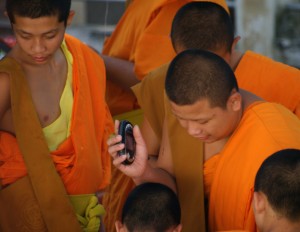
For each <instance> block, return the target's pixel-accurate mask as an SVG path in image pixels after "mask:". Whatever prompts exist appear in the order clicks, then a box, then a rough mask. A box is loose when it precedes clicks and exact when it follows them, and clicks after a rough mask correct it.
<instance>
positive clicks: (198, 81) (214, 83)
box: [165, 49, 238, 108]
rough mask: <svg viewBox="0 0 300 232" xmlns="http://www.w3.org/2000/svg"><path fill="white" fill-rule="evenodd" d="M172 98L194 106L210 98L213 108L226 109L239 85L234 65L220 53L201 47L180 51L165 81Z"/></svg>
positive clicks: (178, 103)
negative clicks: (226, 60)
mask: <svg viewBox="0 0 300 232" xmlns="http://www.w3.org/2000/svg"><path fill="white" fill-rule="evenodd" d="M165 89H166V93H167V96H168V98H169V100H170V101H172V102H174V103H175V104H177V105H192V104H194V103H196V102H197V101H199V100H202V99H207V100H208V102H209V103H210V106H211V107H221V108H226V104H227V100H228V98H229V96H230V95H231V93H232V91H233V90H234V89H235V90H236V91H238V84H237V81H236V78H235V76H234V73H233V71H232V69H231V68H230V66H229V65H228V64H227V63H226V62H225V61H224V60H223V59H222V58H221V57H219V56H218V55H216V54H214V53H212V52H209V51H205V50H198V49H190V50H186V51H183V52H181V53H179V54H178V55H177V56H176V57H175V58H174V59H173V61H172V62H171V64H170V66H169V69H168V72H167V76H166V81H165Z"/></svg>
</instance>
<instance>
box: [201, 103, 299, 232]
mask: <svg viewBox="0 0 300 232" xmlns="http://www.w3.org/2000/svg"><path fill="white" fill-rule="evenodd" d="M285 148H297V149H299V148H300V120H299V119H298V118H297V117H296V116H295V115H294V114H292V113H291V112H290V111H289V110H287V109H286V108H285V107H283V106H281V105H279V104H275V103H267V102H257V103H254V104H252V105H251V106H249V107H248V108H247V109H246V111H245V112H244V115H243V117H242V120H241V122H240V123H239V125H238V128H237V129H236V130H235V132H234V133H233V134H232V136H231V137H230V139H229V140H228V142H227V143H226V145H225V147H224V148H223V150H222V151H221V152H220V153H219V160H218V163H217V165H216V168H215V171H214V174H213V178H212V183H211V189H210V191H209V192H210V195H209V229H210V231H219V230H221V231H222V230H245V229H246V230H249V231H255V220H254V217H253V212H252V208H251V202H252V195H253V186H254V178H255V175H256V172H257V170H258V168H259V167H260V165H261V163H262V162H263V161H264V160H265V159H266V158H267V157H268V156H270V155H271V154H273V153H274V152H276V151H279V150H281V149H285ZM213 165H215V161H213ZM205 166H210V160H208V161H206V163H205Z"/></svg>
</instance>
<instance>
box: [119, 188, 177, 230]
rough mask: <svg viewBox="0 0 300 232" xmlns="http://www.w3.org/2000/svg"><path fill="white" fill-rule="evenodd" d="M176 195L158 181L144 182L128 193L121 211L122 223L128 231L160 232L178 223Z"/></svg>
mask: <svg viewBox="0 0 300 232" xmlns="http://www.w3.org/2000/svg"><path fill="white" fill-rule="evenodd" d="M180 219H181V212H180V205H179V200H178V198H177V195H176V194H175V193H174V192H173V190H171V189H170V188H169V187H167V186H165V185H162V184H159V183H150V182H149V183H144V184H141V185H138V186H137V187H135V188H134V189H133V190H132V192H130V193H129V195H128V198H127V200H126V202H125V204H124V207H123V212H122V223H123V224H124V225H126V227H127V229H128V230H129V231H130V232H134V231H153V232H162V231H167V230H168V229H170V228H173V227H175V226H178V225H179V224H180Z"/></svg>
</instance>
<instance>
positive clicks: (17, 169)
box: [0, 35, 114, 195]
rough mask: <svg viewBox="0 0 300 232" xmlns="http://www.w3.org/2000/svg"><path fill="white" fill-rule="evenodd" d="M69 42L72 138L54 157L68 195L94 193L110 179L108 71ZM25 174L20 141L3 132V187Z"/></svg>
mask: <svg viewBox="0 0 300 232" xmlns="http://www.w3.org/2000/svg"><path fill="white" fill-rule="evenodd" d="M66 43H67V46H68V49H69V50H70V52H71V54H72V55H73V94H74V104H73V113H72V122H71V135H70V137H68V138H67V139H66V140H65V141H64V142H63V143H62V144H61V145H60V146H59V147H58V149H57V150H55V151H53V152H51V156H52V158H53V162H54V164H55V167H56V169H57V172H58V173H59V175H60V177H61V178H62V181H63V183H64V185H65V187H66V190H67V193H68V194H70V195H72V194H88V193H95V192H96V191H98V190H100V189H103V188H105V187H106V186H107V185H108V183H109V181H110V177H111V165H110V155H109V154H108V151H107V145H106V141H107V138H108V136H109V135H110V134H111V133H113V131H114V129H113V121H112V118H111V115H110V112H109V110H108V107H107V105H106V103H105V81H106V78H105V68H104V63H103V61H102V59H101V58H99V55H97V54H96V53H95V52H94V51H92V50H91V49H90V48H89V47H87V46H86V45H84V44H83V43H81V42H80V41H79V40H77V39H76V38H74V37H71V36H68V35H66ZM24 123H26V122H24ZM26 174H27V171H26V166H25V164H24V161H23V158H22V154H21V152H20V150H19V147H18V141H17V140H16V138H15V137H14V136H12V135H10V134H8V133H5V132H0V180H1V184H2V185H8V184H11V183H13V182H15V181H16V180H18V179H20V178H22V177H24V176H25V175H26Z"/></svg>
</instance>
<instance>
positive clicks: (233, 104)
mask: <svg viewBox="0 0 300 232" xmlns="http://www.w3.org/2000/svg"><path fill="white" fill-rule="evenodd" d="M227 104H228V107H229V108H230V109H231V110H232V111H239V110H241V109H242V96H241V94H240V93H239V92H238V91H236V90H233V91H232V94H231V95H230V97H229V99H228V101H227Z"/></svg>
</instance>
